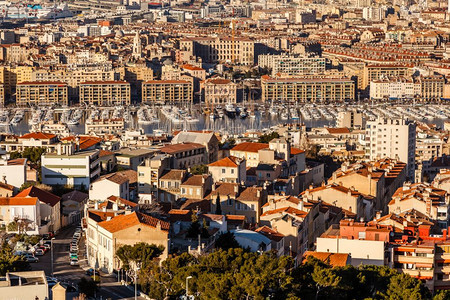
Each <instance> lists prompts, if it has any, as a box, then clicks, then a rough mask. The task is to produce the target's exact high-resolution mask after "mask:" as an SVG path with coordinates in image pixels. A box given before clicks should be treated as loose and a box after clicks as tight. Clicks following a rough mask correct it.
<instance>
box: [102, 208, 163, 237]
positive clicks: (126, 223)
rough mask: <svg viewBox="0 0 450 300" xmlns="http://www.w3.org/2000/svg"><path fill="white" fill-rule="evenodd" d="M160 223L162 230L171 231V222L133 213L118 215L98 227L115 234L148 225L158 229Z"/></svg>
mask: <svg viewBox="0 0 450 300" xmlns="http://www.w3.org/2000/svg"><path fill="white" fill-rule="evenodd" d="M158 223H159V224H160V226H161V230H163V231H169V228H170V223H169V222H165V221H162V220H159V219H157V218H154V217H151V216H148V215H145V214H143V213H140V212H133V213H131V214H127V215H118V216H115V217H114V218H112V219H111V220H109V221H103V222H100V223H98V225H99V226H101V227H103V228H104V229H106V230H107V231H109V232H111V233H114V232H118V231H121V230H124V229H127V228H130V227H133V226H136V225H146V226H150V227H153V228H156V227H157V225H158Z"/></svg>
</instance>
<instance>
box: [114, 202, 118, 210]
mask: <svg viewBox="0 0 450 300" xmlns="http://www.w3.org/2000/svg"><path fill="white" fill-rule="evenodd" d="M113 210H114V211H118V210H119V205H117V203H114V204H113Z"/></svg>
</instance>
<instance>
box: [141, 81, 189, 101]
mask: <svg viewBox="0 0 450 300" xmlns="http://www.w3.org/2000/svg"><path fill="white" fill-rule="evenodd" d="M193 88H194V87H193V82H192V81H187V80H150V81H147V82H144V83H143V84H142V102H143V103H189V102H192V101H193Z"/></svg>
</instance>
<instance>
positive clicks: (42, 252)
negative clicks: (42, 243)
mask: <svg viewBox="0 0 450 300" xmlns="http://www.w3.org/2000/svg"><path fill="white" fill-rule="evenodd" d="M44 254H45V252H44V250H42V249H36V251H34V255H38V256H42V255H44Z"/></svg>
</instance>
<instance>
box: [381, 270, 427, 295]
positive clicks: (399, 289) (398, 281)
mask: <svg viewBox="0 0 450 300" xmlns="http://www.w3.org/2000/svg"><path fill="white" fill-rule="evenodd" d="M387 295H388V299H392V300H422V299H430V298H431V295H430V292H429V291H428V289H427V288H426V287H425V285H424V284H423V283H422V282H421V281H420V280H418V279H417V278H413V277H411V276H409V275H408V274H404V273H402V274H396V275H394V276H392V277H391V280H390V283H389V288H388V290H387Z"/></svg>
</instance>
